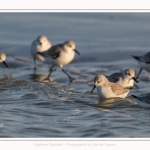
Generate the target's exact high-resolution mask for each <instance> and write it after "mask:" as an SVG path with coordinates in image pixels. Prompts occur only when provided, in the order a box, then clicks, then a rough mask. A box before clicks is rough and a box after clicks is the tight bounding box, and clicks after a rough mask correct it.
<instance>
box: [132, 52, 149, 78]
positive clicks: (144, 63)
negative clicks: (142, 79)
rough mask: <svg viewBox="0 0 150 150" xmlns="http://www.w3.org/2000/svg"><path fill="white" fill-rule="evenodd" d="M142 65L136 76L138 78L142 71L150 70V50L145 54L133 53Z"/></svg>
mask: <svg viewBox="0 0 150 150" xmlns="http://www.w3.org/2000/svg"><path fill="white" fill-rule="evenodd" d="M131 56H132V57H133V58H134V59H135V60H137V62H138V63H139V65H140V67H141V68H140V71H139V73H138V75H137V77H136V79H137V78H138V77H139V75H140V73H141V71H142V70H143V69H145V70H146V71H148V72H150V52H148V53H146V54H144V55H143V56H133V55H131Z"/></svg>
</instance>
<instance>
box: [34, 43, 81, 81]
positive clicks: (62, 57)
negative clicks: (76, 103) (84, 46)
mask: <svg viewBox="0 0 150 150" xmlns="http://www.w3.org/2000/svg"><path fill="white" fill-rule="evenodd" d="M75 52H76V53H77V54H78V55H80V53H79V52H78V51H77V50H76V44H75V42H73V41H66V42H64V43H62V44H57V45H54V46H52V47H51V48H50V49H49V50H48V51H46V52H37V53H38V54H40V55H41V56H43V57H44V59H45V61H46V63H47V64H48V65H51V67H50V70H49V75H48V78H49V77H50V76H51V73H52V71H53V68H54V66H59V67H60V68H61V70H62V72H64V73H65V74H66V75H67V76H68V78H69V79H70V82H72V81H73V80H75V79H74V78H72V77H71V76H70V75H69V74H68V73H67V72H66V71H65V70H64V69H63V66H64V65H67V64H69V63H70V62H71V61H72V60H73V59H74V57H75Z"/></svg>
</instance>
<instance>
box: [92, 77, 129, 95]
mask: <svg viewBox="0 0 150 150" xmlns="http://www.w3.org/2000/svg"><path fill="white" fill-rule="evenodd" d="M95 88H97V94H98V96H99V97H100V98H115V97H119V98H125V97H126V96H127V94H128V93H129V91H130V89H129V88H124V87H122V86H121V85H119V84H117V83H112V82H109V81H108V79H107V78H106V77H105V76H104V75H98V76H96V77H95V79H94V87H93V89H92V91H91V93H92V92H93V90H94V89H95Z"/></svg>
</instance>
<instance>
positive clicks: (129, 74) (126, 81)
mask: <svg viewBox="0 0 150 150" xmlns="http://www.w3.org/2000/svg"><path fill="white" fill-rule="evenodd" d="M134 76H135V71H134V70H133V69H125V70H124V71H123V72H122V73H121V72H120V73H118V72H117V73H113V74H111V75H110V76H106V78H107V79H108V80H109V82H113V83H118V84H120V85H121V86H122V87H126V88H128V87H133V86H134V81H136V82H137V83H138V81H137V80H136V79H135V77H134Z"/></svg>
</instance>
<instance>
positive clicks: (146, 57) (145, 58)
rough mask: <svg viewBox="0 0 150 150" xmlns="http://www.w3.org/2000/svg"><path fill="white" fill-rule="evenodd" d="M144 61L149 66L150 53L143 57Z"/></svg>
mask: <svg viewBox="0 0 150 150" xmlns="http://www.w3.org/2000/svg"><path fill="white" fill-rule="evenodd" d="M143 60H144V61H145V62H146V63H147V64H149V63H150V52H148V53H146V54H145V55H144V56H143Z"/></svg>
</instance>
